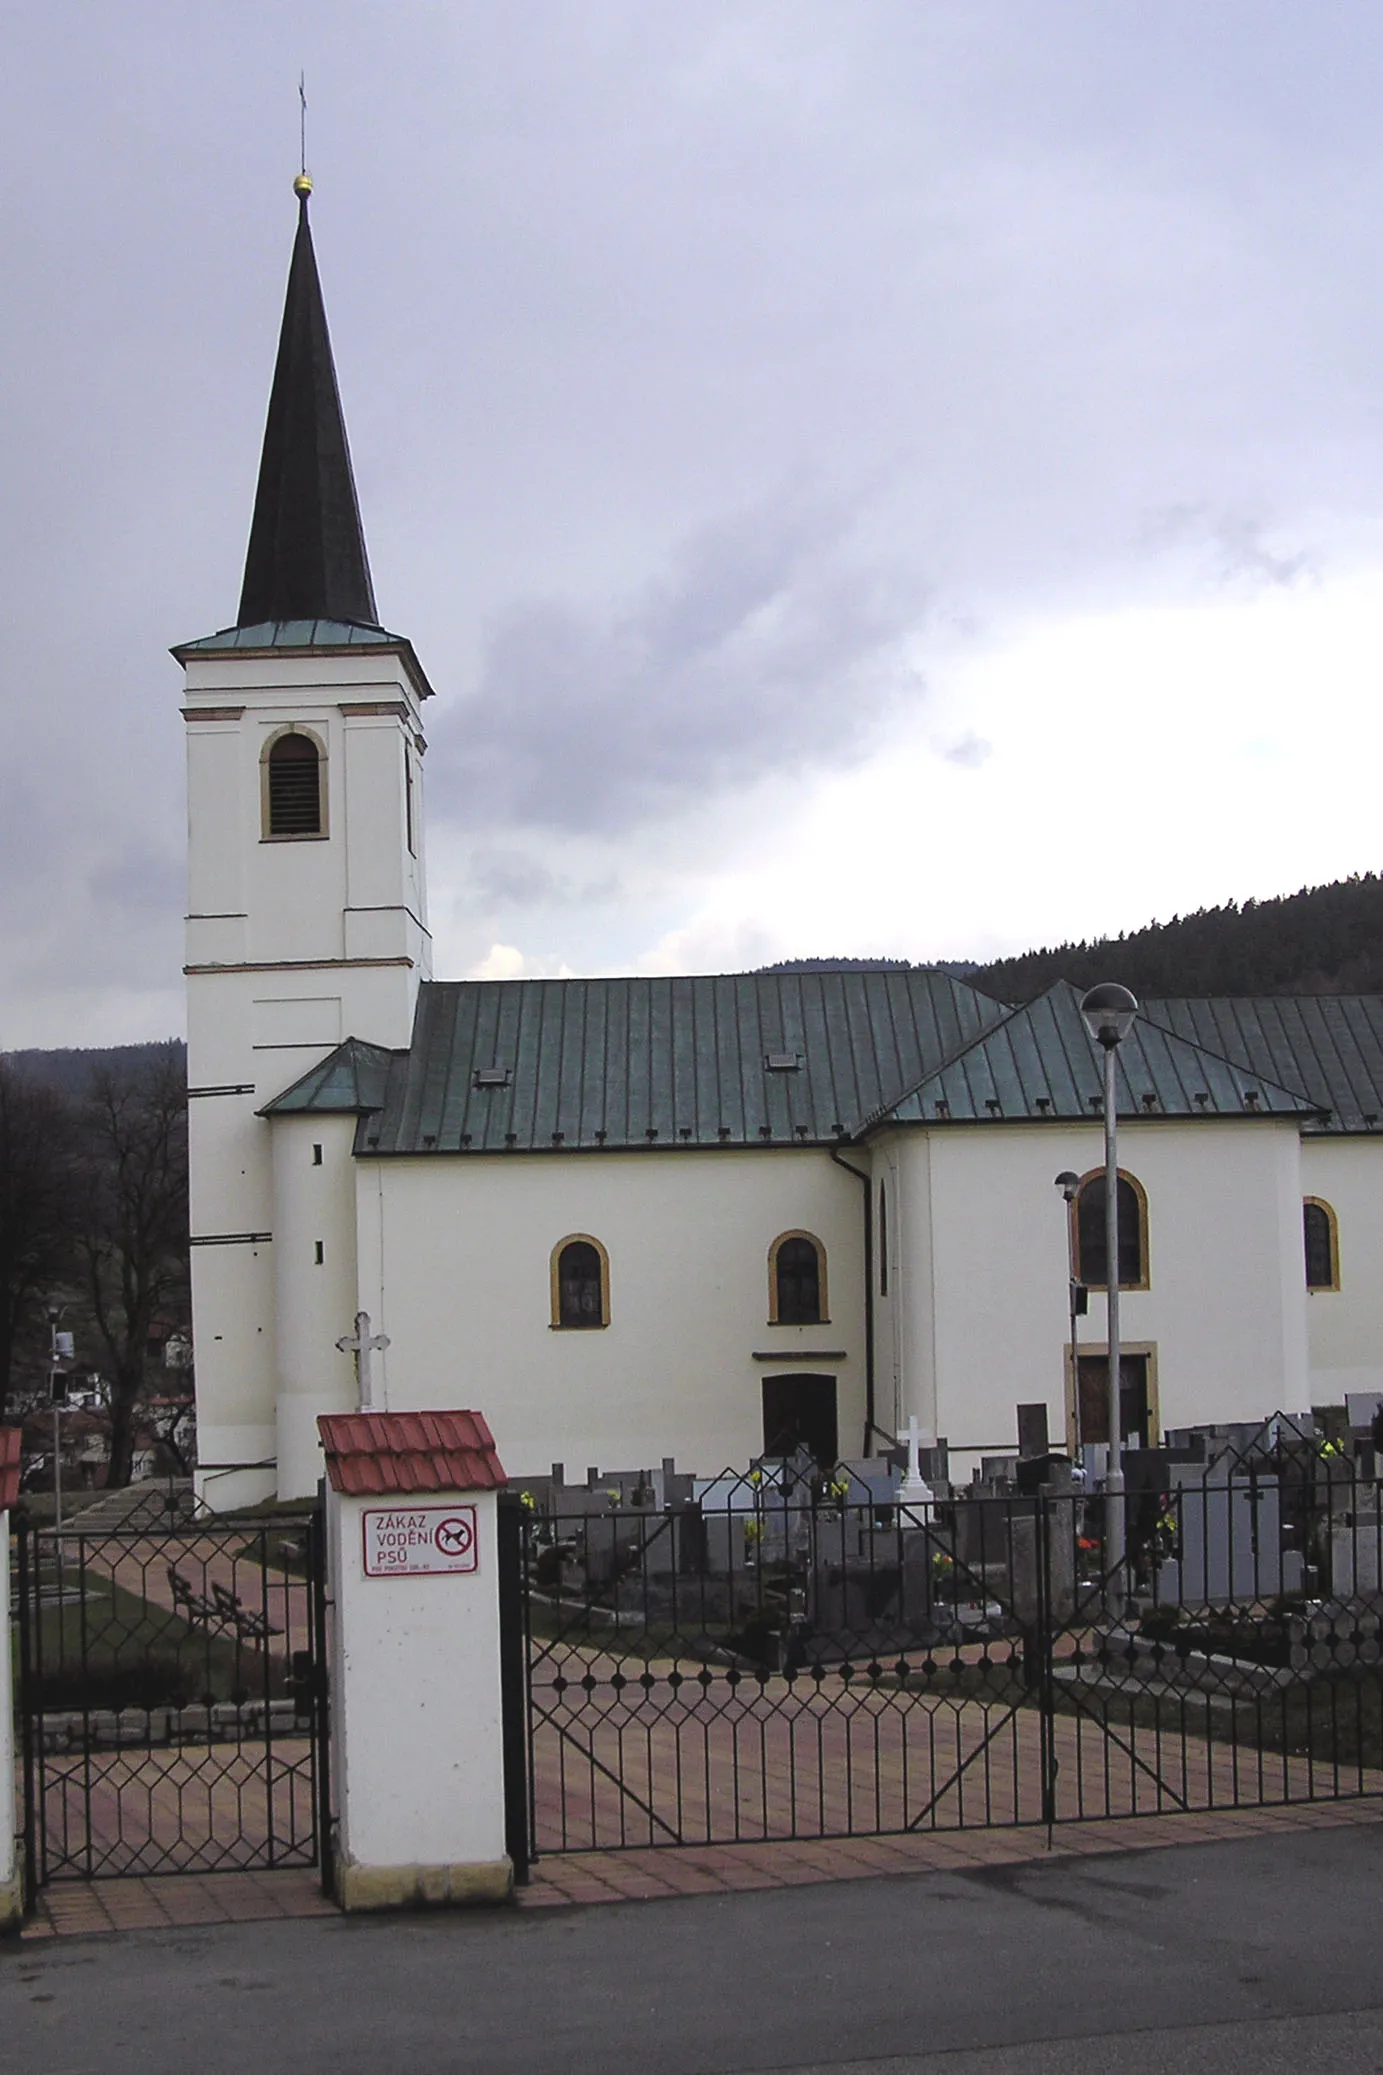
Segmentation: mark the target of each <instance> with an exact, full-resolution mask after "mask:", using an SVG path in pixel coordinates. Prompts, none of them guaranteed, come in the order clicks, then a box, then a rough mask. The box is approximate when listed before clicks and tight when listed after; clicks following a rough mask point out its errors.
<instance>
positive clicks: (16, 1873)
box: [0, 1427, 27, 1936]
mask: <svg viewBox="0 0 1383 2075" xmlns="http://www.w3.org/2000/svg"><path fill="white" fill-rule="evenodd" d="M19 1439H20V1433H19V1428H18V1427H0V1552H3V1557H2V1559H0V1936H13V1935H14V1934H15V1933H16V1932H17V1931H18V1929H19V1927H20V1924H21V1922H22V1921H23V1917H24V1884H23V1880H22V1878H21V1874H20V1866H19V1855H18V1852H17V1850H16V1844H15V1834H14V1652H13V1650H12V1648H11V1645H10V1508H11V1507H12V1506H13V1505H14V1502H15V1500H16V1499H17V1498H18V1497H19ZM26 1798H27V1797H26Z"/></svg>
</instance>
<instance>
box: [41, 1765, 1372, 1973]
mask: <svg viewBox="0 0 1383 2075" xmlns="http://www.w3.org/2000/svg"><path fill="white" fill-rule="evenodd" d="M1380 1822H1383V1800H1377V1799H1374V1800H1367V1801H1337V1802H1313V1803H1305V1804H1302V1805H1300V1806H1296V1807H1289V1808H1278V1809H1236V1810H1226V1811H1224V1812H1223V1813H1218V1814H1217V1813H1210V1814H1197V1815H1187V1816H1181V1815H1175V1816H1159V1817H1156V1818H1154V1819H1141V1818H1139V1819H1128V1818H1125V1819H1123V1820H1114V1821H1109V1822H1099V1823H1072V1824H1068V1825H1066V1826H1064V1827H1062V1828H1058V1829H1057V1830H1055V1831H1054V1832H1053V1837H1052V1843H1051V1846H1050V1848H1049V1847H1048V1844H1047V1835H1046V1832H1045V1831H1043V1830H1030V1829H1009V1830H968V1831H963V1832H956V1831H952V1832H950V1833H949V1834H947V1835H945V1836H927V1837H911V1838H904V1837H860V1838H851V1839H846V1840H833V1841H823V1842H810V1841H809V1842H805V1843H803V1842H799V1843H776V1844H757V1845H714V1846H709V1847H704V1848H702V1849H700V1850H698V1849H695V1848H692V1847H678V1848H670V1849H668V1850H652V1851H648V1850H644V1851H639V1850H633V1851H621V1852H579V1853H570V1854H568V1855H566V1856H559V1855H554V1856H551V1857H547V1858H544V1859H542V1860H540V1861H539V1863H538V1864H537V1865H536V1866H535V1867H534V1869H533V1879H532V1882H531V1883H530V1885H529V1886H528V1887H526V1888H522V1889H520V1890H519V1896H518V1901H519V1907H520V1908H521V1909H522V1910H525V1911H527V1910H541V1909H551V1908H554V1907H560V1906H562V1905H564V1904H566V1905H571V1904H574V1903H594V1902H633V1901H654V1900H658V1899H665V1898H670V1897H674V1896H679V1895H725V1894H734V1893H744V1892H749V1891H752V1890H757V1889H765V1888H796V1887H804V1886H816V1885H821V1884H823V1883H826V1882H830V1881H855V1880H866V1879H870V1878H877V1877H879V1876H880V1875H889V1874H895V1875H896V1874H909V1873H915V1874H926V1873H944V1872H960V1871H964V1870H974V1869H978V1868H983V1867H1000V1866H1019V1865H1025V1864H1042V1865H1046V1864H1052V1863H1054V1862H1056V1861H1059V1860H1071V1859H1081V1858H1091V1857H1097V1856H1099V1855H1101V1854H1107V1853H1113V1852H1139V1851H1154V1850H1161V1849H1164V1848H1166V1847H1167V1846H1169V1845H1197V1844H1209V1843H1215V1842H1219V1841H1224V1842H1234V1841H1236V1840H1247V1839H1249V1838H1254V1837H1270V1836H1283V1835H1288V1834H1291V1833H1293V1832H1298V1833H1299V1832H1303V1831H1322V1830H1339V1829H1347V1828H1356V1827H1359V1826H1361V1825H1374V1826H1376V1825H1378V1824H1379V1823H1380ZM335 1914H336V1910H335V1907H334V1905H333V1904H332V1903H331V1902H329V1901H328V1900H327V1899H326V1898H325V1897H324V1896H323V1894H322V1893H321V1890H320V1887H319V1885H318V1881H317V1876H316V1874H315V1873H305V1872H292V1873H227V1874H217V1875H212V1876H209V1877H199V1876H195V1875H182V1874H177V1875H170V1876H169V1877H167V1878H162V1879H155V1880H108V1881H95V1882H89V1883H88V1882H83V1881H59V1882H55V1883H54V1885H53V1886H52V1887H50V1888H48V1889H47V1890H45V1892H44V1894H43V1896H42V1898H41V1902H40V1909H39V1914H38V1916H37V1918H36V1919H35V1920H34V1921H33V1922H32V1923H31V1924H29V1925H28V1926H27V1927H26V1928H25V1931H24V1933H23V1936H24V1939H25V1940H26V1941H28V1940H33V1941H38V1940H43V1939H48V1938H53V1937H62V1936H72V1935H89V1934H90V1933H92V1932H100V1931H135V1930H141V1931H142V1930H156V1929H159V1928H161V1927H167V1926H173V1925H191V1924H235V1923H251V1922H256V1921H260V1920H264V1919H271V1918H280V1919H282V1918H288V1917H319V1916H334V1915H335Z"/></svg>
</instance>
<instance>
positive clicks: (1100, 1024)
mask: <svg viewBox="0 0 1383 2075" xmlns="http://www.w3.org/2000/svg"><path fill="white" fill-rule="evenodd" d="M1080 1012H1081V1015H1082V1017H1083V1018H1084V1020H1085V1027H1086V1029H1087V1030H1088V1031H1089V1033H1090V1035H1091V1037H1092V1038H1093V1039H1094V1041H1095V1043H1096V1044H1097V1045H1098V1046H1099V1047H1100V1048H1101V1050H1102V1051H1103V1053H1104V1235H1105V1288H1106V1291H1107V1292H1108V1304H1109V1311H1108V1317H1109V1473H1108V1475H1107V1476H1106V1478H1105V1565H1106V1568H1107V1570H1108V1571H1109V1574H1110V1580H1111V1584H1112V1586H1113V1590H1114V1597H1115V1603H1116V1605H1117V1603H1118V1600H1119V1599H1120V1598H1121V1597H1122V1594H1121V1592H1120V1588H1119V1584H1118V1577H1117V1574H1118V1572H1119V1570H1120V1568H1121V1567H1122V1565H1123V1561H1124V1463H1123V1454H1122V1450H1123V1432H1122V1427H1123V1421H1122V1418H1121V1408H1120V1404H1119V1381H1120V1378H1119V1149H1118V1129H1119V1118H1118V1096H1117V1091H1116V1088H1115V1081H1114V1061H1115V1055H1116V1054H1117V1052H1118V1050H1119V1047H1120V1045H1121V1044H1122V1043H1123V1042H1124V1039H1125V1038H1126V1037H1127V1036H1128V1034H1129V1032H1130V1030H1131V1029H1132V1028H1133V1019H1134V1017H1135V1016H1136V1015H1137V1014H1138V1003H1137V1002H1136V1000H1135V999H1134V997H1133V996H1132V995H1131V994H1130V993H1129V991H1128V989H1127V987H1120V986H1119V985H1118V984H1117V983H1116V982H1115V981H1112V980H1106V981H1104V982H1103V983H1102V984H1101V985H1100V986H1098V987H1092V988H1091V989H1090V992H1089V993H1088V994H1087V995H1086V996H1085V997H1084V999H1083V1000H1082V1002H1081V1005H1080Z"/></svg>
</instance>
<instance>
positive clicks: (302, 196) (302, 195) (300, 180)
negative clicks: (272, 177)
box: [293, 173, 312, 201]
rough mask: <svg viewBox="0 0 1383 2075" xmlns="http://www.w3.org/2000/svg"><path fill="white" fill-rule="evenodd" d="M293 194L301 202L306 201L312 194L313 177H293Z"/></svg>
mask: <svg viewBox="0 0 1383 2075" xmlns="http://www.w3.org/2000/svg"><path fill="white" fill-rule="evenodd" d="M293 192H294V194H295V195H297V197H298V199H299V200H300V201H304V200H306V198H307V196H308V195H310V194H311V192H312V175H311V174H310V173H297V174H295V175H294V177H293Z"/></svg>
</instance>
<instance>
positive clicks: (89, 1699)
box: [14, 1571, 287, 1712]
mask: <svg viewBox="0 0 1383 2075" xmlns="http://www.w3.org/2000/svg"><path fill="white" fill-rule="evenodd" d="M46 1582H50V1580H49V1579H47V1578H46ZM75 1583H76V1579H75V1573H74V1572H72V1571H69V1572H68V1573H67V1574H66V1576H65V1578H64V1584H65V1585H66V1586H67V1587H69V1588H75ZM33 1642H34V1658H35V1665H36V1668H37V1675H38V1680H39V1691H38V1701H39V1705H40V1707H41V1708H43V1709H44V1710H45V1711H48V1712H54V1711H57V1710H61V1709H76V1708H81V1707H87V1708H122V1707H168V1706H172V1707H183V1706H188V1705H193V1704H201V1705H208V1706H209V1705H212V1704H214V1703H216V1702H218V1701H240V1700H257V1699H260V1698H263V1697H264V1695H265V1689H266V1674H267V1687H268V1694H269V1697H270V1698H277V1697H278V1696H279V1695H281V1694H282V1693H284V1692H285V1691H286V1690H287V1688H286V1684H285V1667H284V1663H283V1660H282V1656H281V1655H274V1654H266V1653H265V1652H264V1651H263V1650H261V1649H259V1648H256V1647H255V1646H254V1645H253V1644H248V1643H244V1642H240V1641H237V1640H236V1639H235V1638H234V1637H231V1636H226V1635H217V1634H213V1633H211V1631H210V1630H208V1629H207V1628H205V1627H203V1626H201V1625H200V1624H198V1625H195V1626H194V1625H193V1624H192V1623H191V1622H189V1621H186V1620H184V1618H183V1617H182V1615H181V1614H175V1613H172V1612H171V1611H169V1610H168V1609H167V1608H164V1607H160V1606H157V1605H154V1604H152V1603H151V1602H150V1601H148V1600H146V1599H144V1598H142V1597H141V1596H139V1595H138V1594H136V1593H132V1592H129V1591H127V1590H126V1589H125V1587H124V1586H122V1585H119V1584H117V1583H116V1581H115V1580H114V1579H113V1578H111V1577H109V1576H96V1575H91V1574H89V1575H88V1580H87V1597H86V1599H85V1601H84V1602H81V1603H78V1602H75V1601H74V1602H69V1603H67V1604H65V1605H61V1606H59V1605H55V1604H47V1605H41V1606H40V1608H39V1611H38V1621H37V1632H36V1634H35V1635H34V1638H33ZM18 1647H19V1646H18V1636H17V1634H16V1637H15V1641H14V1650H15V1658H16V1662H15V1669H16V1673H17V1672H18Z"/></svg>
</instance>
